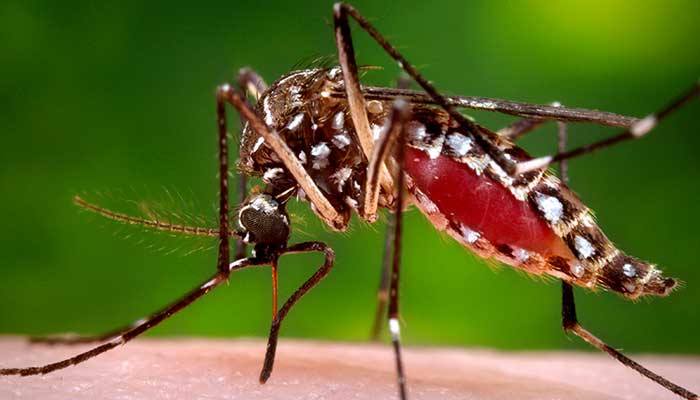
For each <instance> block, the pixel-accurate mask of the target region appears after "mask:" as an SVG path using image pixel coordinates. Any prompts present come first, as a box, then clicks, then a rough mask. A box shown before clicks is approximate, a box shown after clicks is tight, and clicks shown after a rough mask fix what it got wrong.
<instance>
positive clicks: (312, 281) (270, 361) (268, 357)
mask: <svg viewBox="0 0 700 400" xmlns="http://www.w3.org/2000/svg"><path fill="white" fill-rule="evenodd" d="M309 252H323V253H324V256H325V258H324V260H323V264H322V265H321V266H320V267H319V268H318V270H317V271H316V272H315V273H314V274H313V275H312V276H311V277H310V278H309V279H307V280H306V282H304V283H303V284H302V285H301V286H299V288H298V289H297V290H296V291H295V292H294V293H292V295H291V296H289V298H288V299H287V301H286V302H285V303H284V305H282V307H281V308H280V309H279V311H278V312H277V313H276V314H275V317H274V318H273V320H272V324H271V326H270V335H269V336H268V339H267V351H266V352H265V361H264V362H263V368H262V371H260V383H265V382H267V380H268V379H269V378H270V374H272V367H273V366H274V364H275V353H276V351H277V340H278V337H279V331H280V327H281V325H282V321H284V318H285V317H286V316H287V314H288V313H289V311H290V310H291V309H292V307H293V306H294V304H296V302H297V301H299V299H300V298H302V297H303V296H304V295H305V294H306V293H307V292H309V290H311V289H312V288H313V287H314V286H316V285H317V284H318V283H319V282H320V281H321V280H322V279H323V278H325V277H326V275H328V273H329V272H330V271H331V268H333V263H334V262H335V253H334V252H333V249H331V248H330V247H329V246H328V245H327V244H325V243H321V242H304V243H298V244H295V245H292V246H289V247H287V248H286V249H285V250H283V251H282V254H294V253H309Z"/></svg>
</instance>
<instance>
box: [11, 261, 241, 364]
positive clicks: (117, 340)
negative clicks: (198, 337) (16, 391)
mask: <svg viewBox="0 0 700 400" xmlns="http://www.w3.org/2000/svg"><path fill="white" fill-rule="evenodd" d="M254 262H255V260H253V259H243V260H239V261H237V262H234V263H233V264H232V265H234V264H235V266H236V267H237V268H241V267H242V266H248V265H251V264H253V263H254ZM228 276H229V270H228V266H227V269H226V271H225V272H223V273H222V272H217V273H216V275H214V276H213V277H212V278H211V279H209V280H207V281H205V282H204V283H202V284H201V285H200V286H199V287H197V288H196V289H194V290H192V291H190V292H189V293H188V294H186V295H185V296H184V297H182V298H181V299H180V300H178V301H176V302H175V303H173V304H171V305H170V306H168V307H166V308H164V309H163V310H161V311H159V312H157V313H155V314H153V315H151V316H150V317H148V318H146V319H144V320H141V321H139V322H138V324H137V325H136V326H133V327H131V328H129V329H127V330H126V331H124V332H121V333H119V334H118V335H116V336H114V337H112V338H111V340H110V341H109V342H107V343H104V344H102V345H99V346H97V347H95V348H93V349H90V350H88V351H86V352H83V353H80V354H78V355H76V356H75V357H71V358H67V359H65V360H62V361H58V362H55V363H51V364H46V365H43V366H38V367H27V368H3V369H0V375H22V376H26V375H42V374H47V373H49V372H52V371H56V370H59V369H63V368H66V367H69V366H71V365H76V364H80V363H82V362H83V361H86V360H88V359H90V358H92V357H95V356H97V355H99V354H101V353H104V352H105V351H107V350H111V349H113V348H115V347H117V346H120V345H122V344H124V343H126V342H128V341H130V340H132V339H134V338H135V337H137V336H139V335H140V334H142V333H144V332H146V331H147V330H149V329H151V328H153V327H154V326H156V325H158V324H159V323H161V322H163V321H164V320H165V319H167V318H168V317H170V316H171V315H173V314H175V313H177V312H178V311H180V310H182V309H183V308H185V307H187V306H188V305H190V304H191V303H192V302H194V301H195V300H197V299H198V298H200V297H202V296H204V295H205V294H207V293H208V292H209V291H211V290H212V289H214V288H215V287H217V286H218V285H219V284H221V283H222V282H224V281H226V280H227V279H228Z"/></svg>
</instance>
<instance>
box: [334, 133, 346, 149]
mask: <svg viewBox="0 0 700 400" xmlns="http://www.w3.org/2000/svg"><path fill="white" fill-rule="evenodd" d="M331 142H333V144H334V145H335V147H337V148H339V149H344V148H345V147H346V146H347V145H349V144H350V138H349V137H348V135H347V134H346V133H345V132H343V133H339V134H337V135H335V136H333V138H331Z"/></svg>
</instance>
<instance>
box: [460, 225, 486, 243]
mask: <svg viewBox="0 0 700 400" xmlns="http://www.w3.org/2000/svg"><path fill="white" fill-rule="evenodd" d="M459 230H460V233H461V234H462V237H463V238H464V240H466V241H467V243H469V244H474V243H476V241H477V240H479V238H480V237H481V235H480V234H479V232H476V231H473V230H471V229H469V228H468V227H466V226H464V225H462V226H460V227H459Z"/></svg>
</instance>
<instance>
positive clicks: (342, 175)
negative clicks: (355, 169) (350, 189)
mask: <svg viewBox="0 0 700 400" xmlns="http://www.w3.org/2000/svg"><path fill="white" fill-rule="evenodd" d="M351 175H352V169H351V168H348V167H342V168H340V169H339V170H337V171H336V172H335V173H334V174H333V175H331V176H330V178H331V179H332V180H334V181H336V184H337V185H338V191H339V192H342V191H343V186H344V185H345V182H346V181H347V180H348V179H350V176H351Z"/></svg>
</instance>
